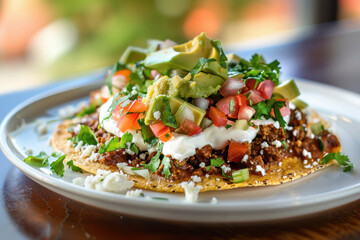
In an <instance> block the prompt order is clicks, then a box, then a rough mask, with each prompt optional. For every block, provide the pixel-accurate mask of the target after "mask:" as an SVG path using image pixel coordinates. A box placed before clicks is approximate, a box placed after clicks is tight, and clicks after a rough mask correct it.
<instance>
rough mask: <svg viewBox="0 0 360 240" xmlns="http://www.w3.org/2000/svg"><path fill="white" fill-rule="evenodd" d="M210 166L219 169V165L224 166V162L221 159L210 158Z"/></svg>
mask: <svg viewBox="0 0 360 240" xmlns="http://www.w3.org/2000/svg"><path fill="white" fill-rule="evenodd" d="M210 164H211V166H214V167H221V165H223V164H224V160H222V159H221V158H212V159H210Z"/></svg>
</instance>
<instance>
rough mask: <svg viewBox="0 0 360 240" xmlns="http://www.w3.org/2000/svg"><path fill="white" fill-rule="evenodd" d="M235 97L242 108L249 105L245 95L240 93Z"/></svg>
mask: <svg viewBox="0 0 360 240" xmlns="http://www.w3.org/2000/svg"><path fill="white" fill-rule="evenodd" d="M235 99H236V102H237V104H238V105H239V107H240V108H241V107H244V106H247V99H246V96H245V95H242V94H238V95H236V96H235Z"/></svg>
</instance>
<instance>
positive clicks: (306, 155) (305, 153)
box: [302, 149, 312, 158]
mask: <svg viewBox="0 0 360 240" xmlns="http://www.w3.org/2000/svg"><path fill="white" fill-rule="evenodd" d="M302 155H303V156H304V157H308V158H311V157H312V156H311V152H308V151H307V150H306V149H304V150H303V151H302Z"/></svg>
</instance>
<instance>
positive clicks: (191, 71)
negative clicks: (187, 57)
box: [190, 57, 216, 79]
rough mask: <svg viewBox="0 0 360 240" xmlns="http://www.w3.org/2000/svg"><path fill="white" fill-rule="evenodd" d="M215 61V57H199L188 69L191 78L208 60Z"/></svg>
mask: <svg viewBox="0 0 360 240" xmlns="http://www.w3.org/2000/svg"><path fill="white" fill-rule="evenodd" d="M215 61H216V59H215V58H210V59H207V58H204V57H201V58H199V61H198V62H197V63H196V65H195V66H194V67H193V68H192V69H191V70H190V74H191V79H193V78H194V76H195V75H196V74H198V73H200V72H201V71H202V70H203V69H204V68H205V66H206V64H208V63H210V62H215Z"/></svg>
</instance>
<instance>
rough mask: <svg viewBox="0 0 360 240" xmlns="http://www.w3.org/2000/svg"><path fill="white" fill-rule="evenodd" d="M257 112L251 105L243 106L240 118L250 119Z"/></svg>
mask: <svg viewBox="0 0 360 240" xmlns="http://www.w3.org/2000/svg"><path fill="white" fill-rule="evenodd" d="M255 112H256V111H255V109H253V108H252V107H250V106H245V107H241V108H240V110H239V114H238V119H246V121H250V119H251V118H252V116H254V114H255Z"/></svg>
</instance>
